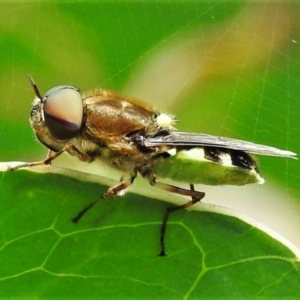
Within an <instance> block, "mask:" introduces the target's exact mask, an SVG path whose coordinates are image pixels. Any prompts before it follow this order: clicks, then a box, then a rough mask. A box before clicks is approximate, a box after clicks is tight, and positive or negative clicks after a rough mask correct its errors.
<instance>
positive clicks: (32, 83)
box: [28, 74, 42, 100]
mask: <svg viewBox="0 0 300 300" xmlns="http://www.w3.org/2000/svg"><path fill="white" fill-rule="evenodd" d="M28 78H29V81H30V83H31V86H32V88H33V90H34V93H35V95H36V96H37V97H38V98H39V99H41V100H42V96H41V93H40V91H39V89H38V87H37V86H36V84H35V82H34V80H33V78H32V77H31V76H30V75H29V74H28Z"/></svg>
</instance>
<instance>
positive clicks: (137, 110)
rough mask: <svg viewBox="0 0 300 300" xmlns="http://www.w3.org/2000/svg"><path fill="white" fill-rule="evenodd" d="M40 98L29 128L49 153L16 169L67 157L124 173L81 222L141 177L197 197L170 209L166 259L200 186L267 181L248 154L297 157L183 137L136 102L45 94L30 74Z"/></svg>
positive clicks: (99, 95) (64, 91) (98, 94)
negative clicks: (175, 215)
mask: <svg viewBox="0 0 300 300" xmlns="http://www.w3.org/2000/svg"><path fill="white" fill-rule="evenodd" d="M29 80H30V82H31V85H32V88H33V90H34V92H35V96H36V97H35V100H34V103H33V107H32V110H31V115H30V124H31V127H32V128H33V130H34V132H35V134H36V137H37V139H38V140H39V141H40V142H41V143H42V144H44V145H45V146H46V147H47V148H48V149H49V150H50V151H49V154H48V156H47V158H46V159H45V160H43V161H38V162H31V163H25V164H22V165H19V166H16V167H11V168H9V169H10V170H15V169H20V168H25V167H34V166H38V165H48V164H50V163H51V162H52V161H53V160H54V159H55V158H56V157H58V156H59V155H61V154H62V153H63V152H67V153H69V154H70V155H73V156H75V157H77V158H78V159H79V160H81V161H84V162H87V163H91V162H93V161H97V160H98V161H101V162H102V163H104V164H106V165H109V166H110V167H112V168H115V169H118V170H120V171H122V172H123V173H124V177H122V179H121V182H120V183H119V184H117V185H115V186H113V187H111V188H109V189H108V190H107V192H106V193H105V194H104V195H103V196H102V197H101V198H99V199H97V200H96V201H94V202H92V203H91V204H90V205H89V206H88V207H86V208H84V209H83V210H82V211H81V212H80V213H79V214H78V215H77V216H76V217H74V218H72V221H73V222H74V223H77V222H78V221H79V220H80V219H81V217H82V216H83V215H84V214H85V213H86V212H87V211H88V210H89V209H90V208H91V207H93V206H94V205H95V204H96V203H97V202H98V201H99V200H101V199H104V198H110V197H115V196H118V195H120V194H121V193H122V192H123V191H125V189H126V188H127V187H128V186H130V185H131V184H132V183H133V182H134V179H135V178H136V177H137V175H138V174H139V175H141V176H142V177H144V178H145V179H146V180H147V181H148V182H149V183H150V184H151V185H152V186H156V187H158V188H160V189H163V190H166V191H169V192H172V193H177V194H180V195H184V196H189V197H190V198H191V200H190V201H188V202H187V203H185V204H183V205H180V206H171V207H168V208H167V209H166V211H165V214H164V217H163V222H162V225H161V230H160V245H161V250H160V256H165V255H166V250H165V242H164V240H165V233H166V227H167V223H168V219H169V215H170V214H171V213H172V212H174V211H177V210H180V209H183V208H187V207H190V206H192V205H194V204H195V203H197V202H199V201H200V200H201V199H203V197H204V196H205V194H204V193H203V192H200V191H196V190H195V189H194V185H193V184H195V183H202V184H207V185H226V184H227V185H244V184H248V183H263V182H264V179H263V177H262V175H261V173H260V171H259V169H258V165H257V163H256V161H255V159H254V158H253V157H252V156H251V155H250V154H249V153H251V154H252V153H253V154H259V155H269V156H279V157H289V158H296V154H295V153H293V152H291V151H286V150H280V149H277V148H274V147H269V146H265V145H259V144H254V143H251V142H247V141H243V140H236V139H231V138H225V137H218V136H213V135H208V134H202V133H188V132H178V131H177V130H176V129H175V128H174V125H175V123H176V119H175V117H173V116H170V115H167V114H164V113H161V112H159V111H156V110H155V109H153V108H152V107H151V106H150V105H148V104H145V103H143V102H141V101H139V100H137V99H133V98H128V97H124V96H122V95H119V94H117V93H115V92H111V91H108V90H105V89H96V90H94V91H92V92H89V93H87V94H83V95H82V94H81V93H80V91H79V89H78V88H76V87H73V86H69V85H62V86H57V87H54V88H52V89H50V90H49V91H48V92H47V93H46V94H45V96H42V95H41V93H40V92H39V90H38V88H37V85H36V84H35V82H34V81H33V79H32V78H31V77H30V76H29ZM191 158H192V160H194V161H197V166H198V169H197V173H196V174H194V173H192V171H191V174H186V173H188V172H185V175H184V176H183V175H182V173H181V172H177V171H176V170H177V164H178V162H180V164H181V167H182V166H183V167H185V168H187V169H188V164H189V163H190V162H191ZM157 177H160V178H166V177H168V178H170V179H173V180H176V181H184V182H186V183H189V189H184V188H180V187H177V186H174V185H169V184H166V183H163V182H158V181H157V180H156V178H157Z"/></svg>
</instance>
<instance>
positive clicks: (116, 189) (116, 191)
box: [71, 173, 137, 224]
mask: <svg viewBox="0 0 300 300" xmlns="http://www.w3.org/2000/svg"><path fill="white" fill-rule="evenodd" d="M136 176H137V174H136V173H134V174H132V175H131V176H130V177H128V179H126V180H124V178H123V177H121V180H120V183H118V184H116V185H115V186H113V187H111V188H109V189H108V190H107V192H106V193H105V194H103V195H102V196H101V197H100V198H98V199H97V200H95V201H94V202H92V203H91V204H89V205H88V206H86V207H85V208H84V209H83V210H81V211H80V212H79V213H78V214H77V216H76V217H74V218H71V221H72V222H73V223H76V224H77V223H78V222H79V220H80V219H81V218H82V217H83V215H84V214H85V213H86V212H87V211H88V210H90V209H91V208H92V207H93V206H94V205H95V204H96V203H98V202H99V201H100V200H102V199H106V198H112V197H116V196H119V195H120V194H121V193H122V192H123V191H124V190H125V189H126V188H128V187H129V186H130V185H131V184H132V183H133V182H134V179H135V178H136Z"/></svg>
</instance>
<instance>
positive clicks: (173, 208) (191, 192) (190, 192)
mask: <svg viewBox="0 0 300 300" xmlns="http://www.w3.org/2000/svg"><path fill="white" fill-rule="evenodd" d="M144 177H145V178H147V179H148V181H149V183H150V184H151V185H153V186H155V187H158V188H160V189H163V190H165V191H168V192H171V193H176V194H180V195H184V196H190V197H191V198H192V200H191V201H189V202H187V203H185V204H183V205H176V206H169V207H167V209H166V211H165V214H164V217H163V221H162V225H161V228H160V246H161V251H160V253H159V256H165V255H166V247H165V235H166V229H167V224H168V220H169V216H170V214H171V213H172V212H174V211H177V210H180V209H183V208H188V207H190V206H192V205H194V204H196V203H197V202H199V201H200V200H201V199H203V198H204V196H205V193H203V192H199V191H195V189H194V185H193V184H190V189H189V190H187V189H183V188H180V187H177V186H174V185H169V184H166V183H162V182H156V179H155V176H154V175H153V174H150V175H147V176H144Z"/></svg>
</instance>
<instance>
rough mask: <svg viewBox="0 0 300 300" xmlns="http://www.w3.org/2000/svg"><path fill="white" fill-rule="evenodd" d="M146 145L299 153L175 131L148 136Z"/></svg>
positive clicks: (288, 155) (287, 153)
mask: <svg viewBox="0 0 300 300" xmlns="http://www.w3.org/2000/svg"><path fill="white" fill-rule="evenodd" d="M144 145H145V146H146V147H153V146H160V145H169V146H187V147H201V146H206V147H219V148H227V149H232V150H240V151H244V152H249V153H254V154H260V155H269V156H281V157H290V158H295V159H297V157H296V156H297V154H296V153H294V152H291V151H287V150H280V149H277V148H274V147H269V146H265V145H260V144H254V143H251V142H247V141H243V140H235V139H231V138H226V137H220V136H213V135H209V134H204V133H189V132H174V133H172V134H169V135H166V136H156V137H146V138H145V139H144Z"/></svg>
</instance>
